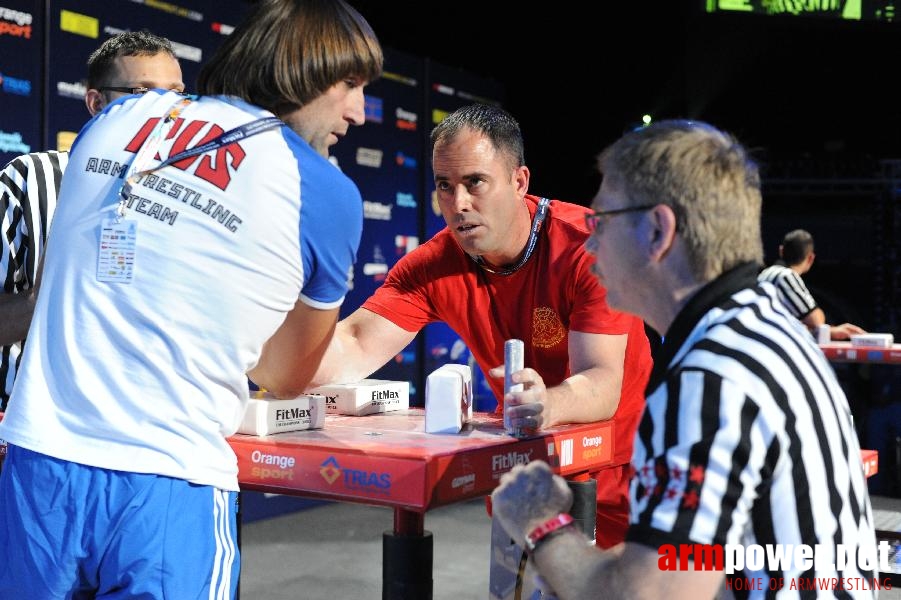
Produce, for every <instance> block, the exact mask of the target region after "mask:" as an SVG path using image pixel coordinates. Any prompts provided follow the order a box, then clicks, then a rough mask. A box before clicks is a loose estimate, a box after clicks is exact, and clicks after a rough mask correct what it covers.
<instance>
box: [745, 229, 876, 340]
mask: <svg viewBox="0 0 901 600" xmlns="http://www.w3.org/2000/svg"><path fill="white" fill-rule="evenodd" d="M815 258H816V254H815V253H814V251H813V236H812V235H810V232H808V231H805V230H804V229H795V230H793V231H789V232H788V233H786V234H785V237H784V238H783V239H782V243H781V244H780V245H779V260H777V261H776V262H775V263H774V264H772V265H770V266H769V267H767V268H766V269H764V270H763V271H761V272H760V275H758V276H757V279H758V280H759V281H769V282H770V283H772V284H773V285H774V286H776V293H777V294H778V295H779V299H780V300H782V302H783V304H785V306H786V308H788V311H789V312H790V313H791V314H793V315H795V317H797V318H798V319H800V320H801V322H802V323H804V324H805V325H807V329H809V330H810V331H811V332H813V331H816V329H817V327H819V326H820V325H825V324H826V314H825V313H824V312H823V309H822V308H820V307H819V306H817V302H816V300H814V299H813V295H812V294H811V293H810V290H808V289H807V286H806V285H805V284H804V280H803V279H801V276H802V275H804V274H805V273H807V272H808V271H810V268H811V267H812V266H813V261H814V259H815ZM856 333H866V331H864V330H863V329H861V328H860V327H858V326H857V325H854V324H852V323H842V324H841V325H830V326H829V338H830V339H833V340H847V339H850V338H851V335H853V334H856Z"/></svg>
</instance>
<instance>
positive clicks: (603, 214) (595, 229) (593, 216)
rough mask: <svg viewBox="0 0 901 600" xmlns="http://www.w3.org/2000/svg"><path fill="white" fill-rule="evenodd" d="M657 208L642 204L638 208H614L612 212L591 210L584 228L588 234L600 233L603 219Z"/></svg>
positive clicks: (586, 216) (652, 205) (586, 217)
mask: <svg viewBox="0 0 901 600" xmlns="http://www.w3.org/2000/svg"><path fill="white" fill-rule="evenodd" d="M655 206H657V205H656V204H642V205H640V206H627V207H626V208H614V209H613V210H593V211H591V212H590V213H588V214H587V215H585V227H587V228H588V233H600V232H601V225H602V224H603V222H604V219H606V218H607V217H612V216H614V215H622V214H625V213H630V212H640V211H643V210H651V209H652V208H654V207H655Z"/></svg>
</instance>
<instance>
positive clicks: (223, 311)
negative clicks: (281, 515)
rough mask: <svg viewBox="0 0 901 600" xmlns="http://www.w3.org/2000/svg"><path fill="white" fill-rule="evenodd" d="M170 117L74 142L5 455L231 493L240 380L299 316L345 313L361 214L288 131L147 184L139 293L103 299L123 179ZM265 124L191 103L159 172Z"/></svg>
mask: <svg viewBox="0 0 901 600" xmlns="http://www.w3.org/2000/svg"><path fill="white" fill-rule="evenodd" d="M177 99H178V96H177V95H175V94H173V93H166V94H162V93H158V92H156V91H155V92H150V93H148V94H146V95H144V96H141V97H139V98H134V97H129V98H126V99H124V100H121V101H118V102H115V103H113V104H111V105H110V106H109V107H108V108H107V109H106V110H105V111H104V112H103V113H101V114H100V115H98V116H97V117H95V118H94V119H92V120H91V122H89V123H88V124H87V125H86V126H85V128H84V129H83V130H82V132H81V133H80V134H79V136H78V138H77V140H76V142H75V144H74V147H73V149H72V153H71V156H70V161H69V167H68V169H67V170H66V174H65V176H64V179H63V184H62V190H61V194H60V200H59V206H58V208H57V211H56V215H55V218H54V222H53V227H52V232H51V235H50V242H49V244H48V246H47V252H46V255H45V265H44V272H43V279H42V282H41V288H40V292H39V294H38V302H37V307H36V309H35V313H34V320H33V322H32V325H31V330H30V332H29V336H28V344H27V345H26V349H25V353H24V356H23V361H22V366H21V371H20V373H19V377H18V379H17V381H16V386H15V388H14V390H13V398H12V399H11V401H10V407H9V411H8V412H7V413H6V415H5V419H4V420H3V422H2V423H0V438H2V439H5V440H7V441H8V442H9V443H11V444H15V445H18V446H22V447H24V448H28V449H30V450H33V451H36V452H40V453H43V454H47V455H50V456H54V457H57V458H61V459H64V460H69V461H73V462H77V463H81V464H86V465H92V466H97V467H101V468H106V469H115V470H124V471H132V472H146V473H156V474H160V475H165V476H170V477H175V478H179V479H185V480H188V481H191V482H195V483H198V484H205V485H212V486H215V487H218V488H222V489H228V490H236V489H238V484H237V463H236V459H235V455H234V453H233V452H232V450H231V448H230V447H229V445H228V443H227V442H226V439H225V438H226V436H229V435H231V434H233V433H234V432H235V431H236V428H237V427H238V425H239V422H240V419H241V417H242V415H243V412H244V409H245V406H246V403H247V399H248V388H247V379H246V375H245V373H246V372H247V371H248V370H249V369H250V368H252V367H253V366H254V365H255V364H256V362H257V361H258V359H259V356H260V352H261V349H262V346H263V343H264V342H265V341H266V340H267V339H268V338H269V337H270V336H271V335H272V334H273V333H274V332H275V330H276V329H277V328H278V327H279V326H280V325H281V323H282V322H283V321H284V318H285V315H286V313H287V312H288V311H290V310H291V309H292V308H293V306H294V304H295V302H296V301H297V299H298V298H300V299H301V301H303V302H304V303H306V304H308V305H310V306H314V307H318V308H333V307H336V306H339V305H340V304H341V302H342V301H343V299H344V295H345V293H346V291H347V274H348V271H349V269H350V267H351V265H352V264H353V262H354V260H355V258H356V251H357V248H358V246H359V240H360V233H361V231H362V225H363V215H362V200H361V197H360V193H359V190H358V189H357V188H356V186H355V185H354V184H353V183H352V182H351V181H350V180H349V179H348V178H347V177H346V176H345V175H343V174H342V173H341V172H340V171H339V170H338V169H336V168H335V167H334V166H333V165H332V164H331V163H329V162H328V161H327V160H326V159H325V158H323V157H322V156H320V155H319V154H317V153H316V152H315V151H314V150H313V149H312V148H311V147H310V146H309V145H308V144H307V143H306V142H305V141H303V140H302V139H301V138H300V137H299V136H297V135H296V134H295V133H294V132H293V131H291V130H290V129H289V128H288V127H286V126H282V127H277V128H274V129H269V130H267V131H265V132H263V133H260V134H258V135H255V136H252V137H249V138H246V139H243V140H241V141H240V142H238V143H236V144H232V145H229V146H224V147H220V148H219V149H217V150H213V151H211V152H208V153H205V154H202V155H200V156H197V157H194V158H190V159H185V160H184V161H180V162H177V163H175V164H174V165H171V166H168V167H165V168H162V169H160V170H158V171H155V172H154V173H152V174H151V175H145V176H144V177H142V178H141V179H140V181H139V182H138V183H137V184H136V185H135V186H134V187H133V190H132V194H133V195H132V197H131V198H130V199H129V203H128V206H127V207H126V211H125V219H127V220H131V221H134V222H135V223H136V224H137V237H136V246H135V259H134V274H133V280H132V281H131V282H130V283H107V282H102V281H99V280H98V256H99V253H100V250H99V246H100V231H101V222H102V221H103V220H104V219H105V218H110V217H113V216H114V215H115V211H116V206H117V204H118V200H119V198H118V192H119V189H120V187H121V185H122V183H123V179H124V176H125V173H126V171H127V168H128V165H129V163H130V162H131V161H132V160H133V159H134V157H135V152H136V151H137V149H138V148H139V147H140V146H141V145H142V142H143V140H144V139H146V137H147V134H148V133H149V132H150V131H151V130H152V129H153V125H154V124H155V123H156V121H157V120H158V119H159V118H160V117H161V116H163V115H165V114H167V112H168V111H169V109H170V108H171V107H172V106H173V103H174V102H176V101H177ZM269 116H272V115H271V114H270V113H268V112H267V111H265V110H263V109H260V108H258V107H254V106H252V105H249V104H247V103H244V102H242V101H239V100H237V99H234V98H209V97H203V98H200V99H198V100H196V101H194V102H191V103H190V104H189V105H188V106H187V107H186V108H184V110H183V112H182V113H181V115H180V116H179V117H178V118H179V121H176V123H175V126H174V127H173V130H172V133H171V135H169V136H168V137H167V139H165V140H164V141H163V143H162V144H161V146H160V149H159V152H158V154H157V156H156V158H157V160H159V159H162V158H166V157H168V156H172V155H175V154H176V153H177V152H179V151H181V150H183V149H184V148H186V147H187V148H191V147H194V146H196V145H199V144H201V143H204V142H207V141H209V140H210V139H212V138H214V137H216V135H218V134H219V133H221V132H222V131H223V130H224V131H228V130H231V129H232V128H234V127H236V126H239V125H242V124H245V123H248V122H251V121H254V120H255V119H258V118H262V117H269ZM157 160H151V161H150V166H153V165H156V164H158V162H157Z"/></svg>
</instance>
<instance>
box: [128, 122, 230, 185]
mask: <svg viewBox="0 0 901 600" xmlns="http://www.w3.org/2000/svg"><path fill="white" fill-rule="evenodd" d="M158 121H159V117H154V118H152V119H148V120H147V122H146V123H144V126H143V127H141V130H140V131H138V133H137V135H135V137H134V138H132V140H131V141H130V142H129V143H128V145H127V146H126V147H125V150H127V151H128V152H133V153H137V151H138V150H140V149H141V146H142V145H144V142H145V141H146V140H147V137H148V136H149V135H150V133H151V132H152V131H153V128H154V127H156V124H157V122H158ZM204 130H206V133H204V134H203V135H201V131H204ZM223 133H225V130H224V129H222V128H221V127H219V126H218V125H216V124H215V123H213V124H212V125H211V124H210V123H209V122H208V121H190V122H185V120H184V119H176V120H175V124H174V125H173V126H172V129H171V130H170V131H169V134H168V135H167V136H166V139H167V140H169V139H173V138H174V140H175V141H174V142H173V143H172V147H171V148H170V149H169V154H168V156H175V155H176V154H178V153H180V152H184V151H185V150H186V149H188V148H189V147H191V148H193V147H195V146H201V145H203V144H205V143H207V142H209V141H210V140H213V139H215V138H217V137H219V136H220V135H222V134H223ZM198 137H199V139H196V138H198ZM246 156H247V153H246V152H244V148H242V147H241V144H239V143H237V142H233V143H231V144H228V145H226V146H222V147H220V148H218V149H216V150H215V151H214V152H213V153H212V154H210V153H205V154H202V155H198V156H192V157H189V158H185V159H182V160H180V161H178V162H175V163H173V164H172V166H173V167H175V168H177V169H181V170H182V171H188V170H189V169H191V168H193V169H194V175H196V176H197V177H199V178H200V179H203V180H204V181H207V182H209V183H211V184H213V185H215V186H216V187H217V188H219V189H220V190H223V191H224V190H225V189H226V188H227V187H228V184H229V183H231V178H232V173H233V172H236V171H237V170H238V167H240V166H241V163H242V162H244V158H245V157H246ZM156 159H157V160H165V157H161V156H160V155H159V154H157V155H156ZM195 164H196V166H195Z"/></svg>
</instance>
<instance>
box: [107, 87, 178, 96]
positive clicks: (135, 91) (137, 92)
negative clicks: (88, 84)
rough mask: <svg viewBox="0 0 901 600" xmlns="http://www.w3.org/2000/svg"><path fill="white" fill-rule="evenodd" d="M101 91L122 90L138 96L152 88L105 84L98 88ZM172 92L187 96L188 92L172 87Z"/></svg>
mask: <svg viewBox="0 0 901 600" xmlns="http://www.w3.org/2000/svg"><path fill="white" fill-rule="evenodd" d="M97 89H98V90H100V91H101V92H104V91H106V92H120V93H122V94H134V95H137V96H141V95H143V94H146V93H147V92H149V91H150V88H146V87H124V86H115V85H105V86H103V87H99V88H97ZM169 91H170V92H175V93H176V94H181V95H182V96H186V95H187V94H186V93H185V92H184V91H182V90H176V89H172V90H169Z"/></svg>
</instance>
